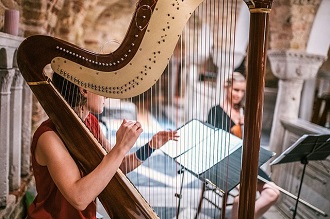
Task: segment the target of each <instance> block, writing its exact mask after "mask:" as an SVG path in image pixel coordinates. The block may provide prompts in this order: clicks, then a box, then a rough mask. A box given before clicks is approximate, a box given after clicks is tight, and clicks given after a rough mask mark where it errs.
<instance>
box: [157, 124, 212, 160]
mask: <svg viewBox="0 0 330 219" xmlns="http://www.w3.org/2000/svg"><path fill="white" fill-rule="evenodd" d="M215 131H216V129H215V128H212V127H211V126H207V125H205V124H204V123H202V122H201V121H199V120H195V119H194V120H191V121H189V122H188V123H187V124H185V125H184V126H182V127H180V128H179V129H178V135H179V136H180V137H179V139H178V141H169V142H167V143H166V144H165V145H164V146H163V147H161V150H162V151H163V152H164V153H165V154H167V155H168V156H170V157H172V158H176V157H178V156H180V155H181V154H183V153H185V152H186V151H188V150H189V149H191V148H193V147H195V146H196V145H197V144H199V142H200V141H202V140H204V139H205V138H209V137H210V136H212V135H214V133H215Z"/></svg>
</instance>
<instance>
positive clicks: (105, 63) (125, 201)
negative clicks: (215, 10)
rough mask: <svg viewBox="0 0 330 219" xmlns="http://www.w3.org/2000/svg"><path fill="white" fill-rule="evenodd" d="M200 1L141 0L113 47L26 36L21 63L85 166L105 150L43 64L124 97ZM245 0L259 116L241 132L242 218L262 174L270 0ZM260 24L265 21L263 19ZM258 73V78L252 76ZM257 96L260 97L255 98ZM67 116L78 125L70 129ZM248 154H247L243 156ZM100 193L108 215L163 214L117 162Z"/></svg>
mask: <svg viewBox="0 0 330 219" xmlns="http://www.w3.org/2000/svg"><path fill="white" fill-rule="evenodd" d="M202 1H203V0H184V1H177V0H150V1H148V0H140V1H139V2H138V3H137V7H136V11H135V13H134V15H133V18H132V21H131V24H130V27H129V29H128V31H127V34H126V37H125V39H124V40H123V42H122V44H121V45H120V47H119V48H118V49H117V50H116V51H114V52H113V53H110V54H96V53H93V52H90V51H87V50H84V49H81V48H79V47H77V46H75V45H73V44H70V43H68V42H65V41H62V40H60V39H56V38H53V37H49V36H41V35H37V36H31V37H29V38H27V39H26V40H24V41H23V42H22V44H21V45H20V47H19V49H18V54H17V60H18V65H19V68H20V71H21V73H22V75H23V77H24V79H25V80H26V82H27V83H28V85H29V86H30V88H31V90H32V91H33V93H34V94H35V96H36V97H37V99H38V100H39V102H40V103H41V105H42V106H43V108H44V110H45V111H46V113H47V114H48V115H49V117H50V118H51V119H52V120H53V122H54V123H55V125H56V127H57V130H58V132H59V135H60V136H61V138H62V139H63V141H64V142H65V144H66V146H67V148H68V150H69V151H70V153H71V154H72V155H73V157H74V159H75V160H76V162H77V164H78V165H79V166H80V168H81V169H82V170H83V171H84V172H85V173H89V172H90V171H92V170H93V169H94V168H95V167H96V166H97V165H98V164H99V163H100V161H101V160H102V158H103V156H104V155H105V151H104V150H103V149H102V147H101V145H100V144H99V143H98V142H97V140H96V139H95V138H94V137H93V136H92V135H91V134H90V132H89V130H87V128H86V127H85V126H84V124H83V123H82V122H81V120H80V119H79V118H78V117H77V116H76V115H75V114H74V112H73V111H72V109H71V108H70V107H69V106H68V104H66V103H65V101H64V100H63V98H62V97H61V96H60V94H59V93H58V92H57V91H56V90H55V88H54V87H53V85H52V84H51V83H50V80H49V78H47V76H46V75H45V74H44V73H43V71H44V67H45V66H46V65H48V64H51V66H52V69H53V71H54V72H56V73H57V74H59V75H61V76H62V77H64V78H66V79H67V80H69V81H71V82H72V83H74V84H76V85H78V86H81V87H84V88H85V89H87V90H89V91H91V92H94V93H97V94H100V95H103V96H106V97H111V98H119V99H121V98H129V97H133V96H137V95H138V94H141V93H143V92H144V91H146V90H148V89H149V88H150V87H151V86H152V85H153V84H154V83H156V81H157V80H158V79H159V77H160V76H161V74H162V73H163V72H164V69H165V67H166V65H167V64H168V61H169V60H170V58H171V55H172V53H173V50H174V48H175V46H176V43H177V41H178V39H179V38H180V36H181V33H182V30H183V28H184V26H185V24H186V22H187V21H188V19H189V17H190V16H191V15H192V13H193V12H194V10H195V9H196V8H197V7H198V6H199V5H200V3H201V2H202ZM245 2H246V3H247V5H248V7H249V9H250V11H251V12H252V11H253V12H252V15H253V16H252V21H253V23H252V24H251V29H250V32H252V34H250V44H249V47H250V48H254V49H251V50H250V51H251V52H249V55H248V56H249V62H248V65H249V66H254V67H253V68H249V69H248V71H249V73H250V74H249V77H248V78H247V80H248V82H247V93H246V94H247V102H249V101H250V102H251V104H250V105H249V106H248V107H247V110H246V112H247V114H248V115H249V114H250V113H251V112H257V113H256V114H255V115H256V116H252V115H251V116H246V117H245V118H247V117H249V119H248V120H247V121H245V130H244V135H245V136H250V137H248V138H245V139H244V144H243V145H244V151H243V161H242V162H243V163H245V164H246V165H245V166H246V167H248V169H243V170H242V180H245V181H247V182H249V183H248V184H245V183H242V184H241V191H242V196H241V198H240V212H239V213H240V216H241V218H253V208H254V200H255V190H254V189H250V188H254V185H255V184H256V179H257V165H258V163H257V160H258V156H259V154H258V152H259V150H258V147H259V145H257V147H254V145H256V143H255V142H257V143H258V142H260V131H261V130H260V119H261V116H262V115H261V114H262V109H261V108H260V106H262V103H263V99H262V94H263V80H264V71H265V55H266V52H265V49H266V47H265V41H266V37H265V36H266V32H267V24H268V13H269V10H270V7H271V0H268V1H266V0H264V1H263V0H256V1H247V0H245ZM260 24H261V25H262V26H261V27H260V26H258V25H260ZM256 30H260V31H256ZM251 39H252V40H251ZM256 45H258V46H256ZM251 63H252V64H251ZM256 78H257V79H258V80H257V82H258V84H257V86H255V84H254V83H253V81H255V79H256ZM256 96H257V97H258V98H253V99H252V97H256ZM255 101H258V103H255ZM59 112H60V113H59ZM63 121H65V122H63ZM255 121H257V122H255ZM68 124H69V125H70V127H72V129H71V130H74V131H71V132H70V133H69V132H68V131H67V130H68V129H67V125H68ZM250 125H251V126H250ZM252 147H253V148H252ZM247 154H250V156H244V155H247ZM99 198H100V201H101V202H102V204H103V206H104V207H105V209H106V210H107V213H108V214H109V216H110V217H111V218H125V219H126V218H158V216H157V214H156V213H155V212H154V211H153V209H152V208H151V207H150V205H149V204H148V203H147V202H146V201H145V200H144V198H143V197H142V196H141V195H140V194H139V193H138V192H137V190H136V189H135V188H134V186H133V185H132V184H131V182H130V181H129V180H128V179H127V178H126V176H125V175H124V174H123V173H122V172H121V171H119V170H118V171H117V173H116V175H115V176H114V178H113V179H112V180H111V181H110V183H109V184H108V186H107V187H106V188H105V190H104V191H103V192H102V193H101V194H100V195H99ZM242 215H248V216H242ZM251 215H252V216H251Z"/></svg>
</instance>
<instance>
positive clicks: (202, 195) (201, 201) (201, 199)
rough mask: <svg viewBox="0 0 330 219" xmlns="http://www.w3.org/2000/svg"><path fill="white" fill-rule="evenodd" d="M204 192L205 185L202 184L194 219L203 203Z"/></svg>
mask: <svg viewBox="0 0 330 219" xmlns="http://www.w3.org/2000/svg"><path fill="white" fill-rule="evenodd" d="M205 190H206V184H205V183H203V185H202V191H201V196H200V199H199V203H198V207H197V212H196V215H195V219H197V217H198V215H199V213H201V209H202V203H203V199H204V193H205Z"/></svg>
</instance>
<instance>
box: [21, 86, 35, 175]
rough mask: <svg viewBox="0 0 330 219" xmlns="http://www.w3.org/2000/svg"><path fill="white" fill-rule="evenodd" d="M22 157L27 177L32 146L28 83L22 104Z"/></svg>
mask: <svg viewBox="0 0 330 219" xmlns="http://www.w3.org/2000/svg"><path fill="white" fill-rule="evenodd" d="M22 108H23V113H22V141H21V142H22V143H21V145H22V155H21V162H22V166H21V174H22V176H27V175H29V174H30V173H31V171H30V155H31V154H30V145H31V133H32V130H31V129H32V127H31V125H32V124H31V123H32V91H31V89H30V87H29V86H28V85H27V83H25V82H24V83H23V102H22Z"/></svg>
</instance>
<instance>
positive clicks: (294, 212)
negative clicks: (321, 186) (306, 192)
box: [292, 157, 308, 219]
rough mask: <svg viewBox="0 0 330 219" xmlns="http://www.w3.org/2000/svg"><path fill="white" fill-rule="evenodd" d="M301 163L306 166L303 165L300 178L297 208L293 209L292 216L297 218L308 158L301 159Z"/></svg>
mask: <svg viewBox="0 0 330 219" xmlns="http://www.w3.org/2000/svg"><path fill="white" fill-rule="evenodd" d="M301 163H302V164H304V167H303V171H302V175H301V179H300V185H299V190H298V194H297V200H296V205H295V208H294V211H293V217H292V218H293V219H295V218H296V214H297V208H298V203H299V198H300V192H301V187H302V184H303V180H304V176H305V170H306V166H307V164H308V160H307V158H306V157H305V158H303V159H301Z"/></svg>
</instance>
